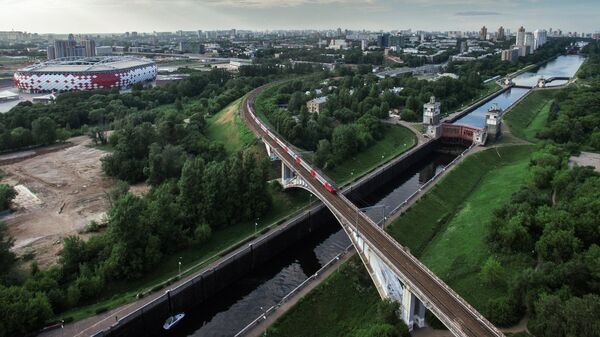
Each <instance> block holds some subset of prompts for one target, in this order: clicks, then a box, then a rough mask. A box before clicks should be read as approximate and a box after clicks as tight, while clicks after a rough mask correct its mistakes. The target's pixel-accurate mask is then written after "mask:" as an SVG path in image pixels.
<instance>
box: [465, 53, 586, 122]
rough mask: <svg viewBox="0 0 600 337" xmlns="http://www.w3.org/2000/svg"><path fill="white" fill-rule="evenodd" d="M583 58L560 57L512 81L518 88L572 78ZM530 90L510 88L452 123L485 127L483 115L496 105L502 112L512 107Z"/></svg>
mask: <svg viewBox="0 0 600 337" xmlns="http://www.w3.org/2000/svg"><path fill="white" fill-rule="evenodd" d="M584 60H585V58H584V57H583V56H581V55H561V56H559V57H557V58H556V59H554V60H552V61H550V62H548V63H546V64H544V65H542V66H539V67H537V68H535V69H533V70H530V71H528V72H525V73H523V74H521V75H519V76H517V77H515V78H514V79H513V82H515V84H516V85H518V86H526V87H533V86H535V85H536V84H537V81H538V79H540V78H541V77H543V78H546V79H547V78H550V77H573V76H575V74H576V73H577V70H579V67H581V65H582V64H583V61H584ZM566 82H567V81H563V80H556V81H552V82H550V83H548V84H547V86H557V85H562V84H565V83H566ZM529 90H530V89H525V88H511V89H509V90H507V91H505V92H503V93H502V94H500V95H498V96H496V97H494V98H492V99H490V100H488V101H486V102H484V103H483V104H482V105H480V106H479V107H477V108H476V109H475V110H473V111H472V112H471V113H469V114H468V115H466V116H463V117H462V118H460V119H458V120H457V121H455V122H454V124H461V125H467V126H472V127H475V128H483V127H484V126H485V113H486V112H487V111H488V109H489V108H490V107H491V106H492V104H494V103H496V104H497V105H498V107H500V108H501V109H502V110H504V109H506V108H508V107H509V106H511V105H513V104H514V103H515V102H516V101H518V100H519V99H520V98H521V97H523V96H524V95H525V94H527V92H528V91H529Z"/></svg>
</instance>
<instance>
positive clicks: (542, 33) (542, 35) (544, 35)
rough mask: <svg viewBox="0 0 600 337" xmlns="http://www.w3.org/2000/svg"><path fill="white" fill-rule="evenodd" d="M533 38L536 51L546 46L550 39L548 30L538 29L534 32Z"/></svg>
mask: <svg viewBox="0 0 600 337" xmlns="http://www.w3.org/2000/svg"><path fill="white" fill-rule="evenodd" d="M533 38H534V47H535V49H538V48H539V47H541V46H543V45H544V44H546V41H547V39H548V32H546V30H539V29H536V30H535V31H534V32H533Z"/></svg>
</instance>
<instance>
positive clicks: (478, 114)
mask: <svg viewBox="0 0 600 337" xmlns="http://www.w3.org/2000/svg"><path fill="white" fill-rule="evenodd" d="M529 90H530V89H524V88H511V89H509V90H507V91H505V92H503V93H502V94H500V95H499V96H496V97H495V98H492V99H491V100H489V101H487V102H485V103H484V104H483V105H481V106H480V107H478V108H477V109H475V110H473V111H472V112H471V113H469V114H468V115H466V116H463V117H462V118H460V119H458V120H457V121H456V122H454V124H461V125H468V126H472V127H476V128H483V127H484V126H485V113H486V112H487V111H488V109H489V108H490V107H491V106H492V104H494V103H496V104H498V106H499V107H500V108H501V109H506V108H508V107H509V106H511V105H512V104H513V103H514V102H516V101H517V100H518V99H519V98H521V97H523V96H524V95H525V94H526V93H527V92H528V91H529Z"/></svg>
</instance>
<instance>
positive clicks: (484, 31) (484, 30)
mask: <svg viewBox="0 0 600 337" xmlns="http://www.w3.org/2000/svg"><path fill="white" fill-rule="evenodd" d="M479 39H480V40H487V27H486V26H483V27H481V30H480V31H479Z"/></svg>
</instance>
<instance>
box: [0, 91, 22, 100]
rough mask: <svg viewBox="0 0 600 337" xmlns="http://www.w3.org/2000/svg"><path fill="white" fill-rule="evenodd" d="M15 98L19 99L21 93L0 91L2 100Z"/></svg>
mask: <svg viewBox="0 0 600 337" xmlns="http://www.w3.org/2000/svg"><path fill="white" fill-rule="evenodd" d="M15 99H19V94H17V93H14V92H12V91H8V90H5V91H0V102H8V101H12V100H15Z"/></svg>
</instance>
